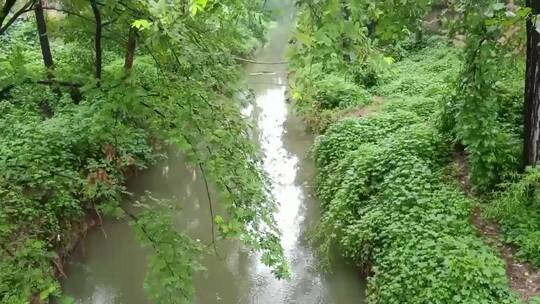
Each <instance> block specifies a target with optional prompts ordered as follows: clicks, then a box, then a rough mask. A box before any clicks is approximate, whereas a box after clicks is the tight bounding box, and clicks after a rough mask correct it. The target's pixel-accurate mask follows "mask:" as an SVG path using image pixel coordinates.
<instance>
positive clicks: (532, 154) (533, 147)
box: [523, 0, 540, 166]
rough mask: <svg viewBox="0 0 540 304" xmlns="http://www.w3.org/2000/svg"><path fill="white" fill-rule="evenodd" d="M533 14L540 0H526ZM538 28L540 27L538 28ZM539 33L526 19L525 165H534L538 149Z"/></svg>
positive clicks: (539, 114)
mask: <svg viewBox="0 0 540 304" xmlns="http://www.w3.org/2000/svg"><path fill="white" fill-rule="evenodd" d="M527 6H528V7H530V8H531V9H532V13H533V15H538V14H540V1H538V0H527ZM539 30H540V29H539ZM539 118H540V33H539V32H538V31H537V29H536V27H535V24H534V23H533V18H529V19H528V20H527V74H526V80H525V119H524V136H525V139H524V149H523V160H524V165H525V166H536V164H537V162H538V161H539V153H540V151H539V149H540V119H539Z"/></svg>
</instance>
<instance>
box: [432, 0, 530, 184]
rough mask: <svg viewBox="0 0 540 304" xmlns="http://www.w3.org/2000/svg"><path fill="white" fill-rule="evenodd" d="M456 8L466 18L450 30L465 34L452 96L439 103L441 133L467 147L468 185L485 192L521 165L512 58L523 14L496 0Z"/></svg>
mask: <svg viewBox="0 0 540 304" xmlns="http://www.w3.org/2000/svg"><path fill="white" fill-rule="evenodd" d="M456 5H457V8H456V10H457V11H458V12H461V13H463V14H464V17H463V18H462V19H458V20H459V22H455V24H454V25H453V26H454V27H455V28H454V30H455V31H457V32H461V31H466V32H467V40H466V48H465V58H464V62H465V64H464V67H463V68H462V72H461V73H460V76H459V78H458V79H457V81H456V89H455V92H454V94H452V95H451V96H450V97H449V98H448V99H446V100H445V103H444V104H443V112H444V114H443V117H442V120H441V130H442V132H452V133H453V134H455V138H456V140H457V141H459V142H461V143H462V144H464V145H465V146H466V151H467V153H468V155H469V162H470V166H471V175H472V180H473V182H474V184H475V185H476V187H477V188H478V189H479V190H483V191H485V190H489V189H490V188H492V187H493V186H494V185H495V184H497V183H499V182H501V181H503V180H504V178H505V177H506V176H508V175H511V174H512V173H514V172H516V171H517V169H518V168H519V166H520V163H521V162H520V158H521V151H520V147H521V146H522V145H521V141H522V140H521V137H522V136H521V131H519V129H520V128H521V127H520V126H521V125H522V122H521V121H520V119H517V117H515V116H513V115H520V114H519V113H520V112H521V107H522V101H521V99H522V96H523V81H522V78H523V75H524V64H523V62H522V61H521V60H520V58H519V56H516V54H513V53H514V52H515V49H516V48H519V45H522V44H523V41H522V39H523V38H522V37H523V31H524V26H523V25H524V24H525V21H524V17H525V16H526V15H527V14H526V13H524V10H523V9H522V8H520V9H518V10H517V11H512V10H511V9H510V7H508V8H507V6H506V5H504V4H503V3H500V2H499V1H491V0H486V1H458V3H456ZM514 37H517V38H514ZM516 67H517V68H516ZM508 113H511V114H508ZM505 175H506V176H505Z"/></svg>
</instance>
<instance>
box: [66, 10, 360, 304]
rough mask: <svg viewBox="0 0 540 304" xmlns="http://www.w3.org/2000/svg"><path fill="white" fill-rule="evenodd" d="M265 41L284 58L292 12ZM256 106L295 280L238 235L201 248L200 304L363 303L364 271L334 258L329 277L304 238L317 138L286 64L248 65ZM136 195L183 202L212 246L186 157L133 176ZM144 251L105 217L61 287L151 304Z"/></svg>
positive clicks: (313, 212) (312, 220)
mask: <svg viewBox="0 0 540 304" xmlns="http://www.w3.org/2000/svg"><path fill="white" fill-rule="evenodd" d="M282 19H283V20H281V21H280V22H279V23H278V25H277V26H276V27H275V28H273V29H272V30H271V32H270V35H269V42H268V43H267V44H266V45H265V46H264V47H262V48H261V49H260V50H259V51H258V52H257V53H256V54H255V60H256V61H261V62H279V61H283V60H285V52H286V48H287V41H288V39H289V38H290V37H291V35H292V34H293V33H292V32H293V29H294V21H293V17H292V16H286V17H283V18H282ZM245 71H246V79H247V82H248V85H249V88H250V89H251V90H253V92H254V93H255V96H256V98H255V102H254V103H253V104H252V105H250V106H249V107H247V108H246V109H245V111H244V114H245V115H246V119H253V121H254V123H255V125H256V126H257V130H256V132H255V133H256V134H255V137H256V140H257V141H258V142H259V144H260V146H261V148H262V151H263V152H264V158H263V159H264V169H265V170H266V172H267V173H268V175H269V177H270V178H271V183H272V184H271V186H272V191H273V194H274V196H275V198H276V199H277V201H278V202H279V204H280V207H279V210H278V213H277V214H276V218H277V221H278V224H279V227H280V229H281V230H282V232H283V238H282V244H283V247H284V249H285V253H286V256H287V259H288V261H289V263H290V266H291V270H292V278H291V279H290V280H278V279H276V278H275V277H273V276H272V274H271V273H270V271H269V269H268V268H266V267H265V266H264V265H262V264H261V263H260V262H259V260H258V256H257V255H256V254H252V253H250V252H249V250H248V249H247V248H245V247H244V246H242V244H240V243H239V242H235V241H219V242H218V245H217V247H218V255H216V254H215V253H214V252H213V251H209V252H208V253H205V254H204V256H203V261H202V262H203V265H204V266H205V267H206V269H207V270H206V271H204V272H202V273H201V274H200V275H198V277H197V279H196V282H195V286H196V289H197V293H196V297H195V300H194V302H195V303H200V304H212V303H224V304H238V303H240V304H243V303H245V304H248V303H249V304H270V303H272V304H289V303H291V304H292V303H302V304H317V303H321V304H352V303H355V304H359V303H364V283H363V280H362V277H361V275H360V274H359V271H358V270H357V269H356V268H355V267H354V266H352V265H348V264H347V263H345V262H344V261H337V263H336V265H335V267H334V269H333V272H332V273H331V274H326V273H322V272H320V271H319V270H318V267H317V260H316V257H315V255H314V250H313V248H312V247H311V245H310V244H309V242H308V241H307V234H308V233H309V231H310V229H311V228H312V227H313V225H315V224H316V223H317V222H318V220H319V216H320V209H319V203H318V202H317V200H316V199H315V198H314V193H313V189H312V186H313V179H314V167H313V163H312V161H311V160H310V159H309V155H308V152H309V148H310V146H311V144H312V143H313V137H312V136H311V135H310V134H309V133H308V132H306V130H305V126H304V124H303V123H302V121H301V119H299V118H298V117H296V116H295V115H294V114H293V112H292V111H291V108H290V106H289V105H288V104H287V102H286V96H285V95H286V87H287V67H286V66H285V65H276V64H268V65H261V64H249V65H247V66H246V68H245ZM128 188H129V190H130V191H131V192H134V193H139V194H140V193H142V192H144V191H150V192H152V194H153V195H154V196H156V197H163V198H174V199H175V200H177V201H178V202H179V204H181V210H180V211H179V212H178V215H177V221H178V224H179V226H180V227H182V229H184V230H185V231H187V233H188V234H189V235H190V236H192V237H194V238H198V239H200V240H201V241H202V242H206V243H208V242H210V240H211V231H210V227H211V225H210V217H209V210H208V204H207V201H206V192H205V191H206V190H205V188H204V184H203V183H202V181H201V180H200V178H199V173H198V171H197V170H195V169H193V168H191V167H189V166H187V165H186V164H185V162H184V161H183V160H182V158H181V157H171V158H169V160H168V161H166V162H165V163H163V164H161V165H159V166H156V167H154V168H152V169H150V170H148V171H146V172H144V173H142V174H141V175H139V176H138V177H137V178H135V179H133V180H132V181H130V183H129V185H128ZM148 253H149V252H148V249H145V248H142V247H141V246H140V245H139V244H138V242H137V240H136V239H135V236H134V234H133V232H132V228H131V227H130V226H129V225H128V224H127V223H125V222H121V221H107V222H105V223H104V225H103V227H101V229H95V230H93V231H91V232H90V233H89V235H88V236H87V238H85V239H84V240H83V241H82V242H81V245H80V246H79V247H78V248H77V250H76V252H74V255H73V259H72V262H70V263H69V264H68V265H67V274H68V279H66V280H65V281H64V282H63V289H64V292H65V293H66V294H67V295H69V296H71V297H74V298H75V299H76V301H77V303H81V304H117V303H125V304H146V303H151V302H150V301H149V299H148V297H147V296H146V294H145V292H144V289H143V280H144V276H145V272H146V265H147V256H148Z"/></svg>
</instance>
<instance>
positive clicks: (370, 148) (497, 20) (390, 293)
mask: <svg viewBox="0 0 540 304" xmlns="http://www.w3.org/2000/svg"><path fill="white" fill-rule="evenodd" d="M392 3H393V2H392V1H378V2H377V3H373V2H370V1H334V0H327V1H318V2H310V1H302V2H301V3H300V8H301V14H300V19H299V23H298V34H297V41H296V42H295V46H294V47H293V54H292V57H291V58H292V63H291V69H292V70H293V72H294V79H293V83H292V85H293V97H294V98H295V102H296V107H297V108H298V110H299V112H300V113H301V114H303V115H304V116H305V117H306V120H307V121H308V123H310V124H311V125H312V127H313V129H314V130H315V131H318V132H323V133H324V134H323V135H322V136H320V137H319V139H318V140H317V142H316V144H315V148H314V153H315V159H316V163H317V167H318V169H319V185H318V194H319V197H320V198H321V200H322V202H323V205H324V210H323V219H322V222H321V224H320V227H319V228H318V230H317V231H316V235H315V241H316V243H318V244H319V246H320V249H321V255H322V256H326V257H330V256H331V255H330V254H329V252H330V250H331V249H332V248H333V247H337V248H338V249H339V251H340V252H341V253H342V254H343V255H345V256H346V257H348V258H350V259H352V260H353V261H355V262H356V263H357V264H359V265H362V266H365V267H366V268H368V269H369V270H370V271H369V285H368V297H369V301H370V303H520V300H519V299H518V298H517V296H516V295H515V294H514V293H513V292H512V291H511V290H510V287H509V280H508V279H507V276H506V269H505V264H504V262H503V260H502V259H500V258H499V257H498V253H497V252H496V251H495V249H494V248H491V247H489V246H488V245H486V244H485V243H484V241H483V240H482V239H481V238H480V237H479V236H477V232H476V231H475V229H474V227H473V225H472V224H471V223H470V217H471V215H472V210H473V207H474V206H475V202H474V201H472V200H471V199H470V198H468V197H467V196H466V195H465V194H463V193H462V190H461V189H460V188H459V187H458V186H457V183H455V182H454V178H453V176H452V175H453V174H452V173H453V171H455V170H456V168H454V167H453V165H451V162H452V157H451V156H452V153H453V151H454V144H455V143H458V144H460V146H461V145H463V146H464V147H465V153H466V155H467V158H468V160H469V163H470V169H471V172H470V173H471V177H472V183H473V184H472V185H473V186H474V187H475V190H476V191H478V192H481V191H484V192H483V193H484V194H487V193H489V191H490V190H491V189H493V186H494V185H495V184H497V183H499V182H501V181H504V180H505V179H506V178H508V176H512V175H515V174H516V173H517V172H518V170H519V160H520V156H519V155H520V145H519V144H520V138H521V137H522V131H521V128H522V125H523V123H522V121H521V117H522V116H521V115H522V111H521V109H522V98H521V97H522V96H523V86H522V85H521V84H522V83H523V79H522V77H523V76H522V72H523V63H522V61H521V60H520V57H519V56H517V55H519V47H517V50H518V51H516V48H514V49H513V51H510V49H511V48H513V47H516V46H519V45H520V41H522V40H523V39H522V36H521V35H520V34H521V33H522V30H523V25H524V24H525V22H524V20H525V18H527V16H529V15H528V14H529V13H528V12H527V10H526V9H523V8H520V7H519V6H517V5H516V6H514V5H508V6H506V5H505V4H503V3H498V1H490V0H486V1H466V0H464V1H456V2H455V3H451V4H448V5H449V7H444V6H443V8H446V9H448V10H450V11H451V12H452V14H450V16H446V17H445V18H442V17H441V18H440V19H439V20H440V21H441V23H445V22H446V24H441V25H444V30H445V31H446V32H445V33H446V34H447V35H448V36H449V37H451V38H455V42H457V43H460V40H461V39H463V36H460V35H457V34H461V35H466V36H467V37H466V41H465V45H466V47H465V50H464V51H462V50H461V49H460V50H458V49H456V48H454V47H452V46H450V45H451V43H450V42H446V41H447V40H446V37H445V38H436V37H429V36H430V35H429V33H427V32H426V31H425V30H424V29H423V28H422V26H421V24H422V20H424V19H423V18H424V17H425V15H426V14H427V13H428V12H429V11H430V10H431V8H434V9H435V10H434V12H436V11H437V7H436V5H435V4H436V3H429V2H425V3H424V2H414V3H410V5H408V6H406V7H403V6H392ZM516 4H518V3H516ZM445 5H447V4H445ZM374 12H375V13H374ZM405 16H407V17H405ZM389 18H391V19H390V20H391V21H390V22H389V21H388V19H389ZM426 22H427V21H426ZM388 23H391V24H392V26H387V25H388ZM350 28H355V29H356V30H355V31H351V30H350ZM437 40H441V41H439V42H437ZM448 41H452V40H448ZM396 60H397V61H398V63H394V62H395V61H396ZM336 79H338V81H337V80H336ZM371 96H374V98H372V97H371ZM372 101H376V104H373V105H370V106H367V107H364V105H366V104H369V103H370V102H372ZM381 101H383V102H382V104H381ZM381 109H382V110H381ZM373 111H375V112H378V113H375V114H370V112H373ZM365 116H367V117H365ZM460 173H462V172H460ZM467 174H468V172H465V175H467ZM534 176H535V175H534V174H531V175H529V177H525V179H524V180H523V182H521V183H518V184H516V185H514V187H513V188H512V189H511V191H510V193H507V194H503V195H501V199H500V202H499V203H495V204H493V206H496V207H497V210H496V211H498V213H497V212H495V211H494V212H493V214H494V215H496V216H497V217H498V218H504V222H505V223H506V227H507V228H508V229H507V231H508V232H509V231H510V230H513V233H509V234H508V236H509V238H510V239H511V240H513V241H514V242H515V243H518V244H520V245H522V252H523V253H524V256H527V254H528V258H529V259H531V254H532V253H533V252H534V251H535V250H536V254H537V252H538V251H537V249H538V247H536V244H537V242H536V241H535V240H536V239H537V237H536V235H537V233H538V225H536V224H534V221H535V220H536V219H537V217H536V216H535V214H537V211H534V210H538V209H536V207H535V204H536V203H534V202H536V201H537V199H536V197H537V194H536V193H537V191H535V190H534V191H531V188H532V187H534V185H535V183H536V182H535V181H536V180H537V179H536V178H535V177H534ZM462 182H466V181H462ZM531 186H532V187H531ZM533 189H535V188H533ZM532 198H534V200H531V199H532ZM516 205H517V206H516ZM536 206H537V204H536ZM514 210H516V211H517V213H512V212H513V211H514ZM527 213H529V214H530V215H531V216H530V217H528V216H527ZM524 217H528V219H527V220H526V221H523V219H524Z"/></svg>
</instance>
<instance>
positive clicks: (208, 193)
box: [199, 163, 219, 257]
mask: <svg viewBox="0 0 540 304" xmlns="http://www.w3.org/2000/svg"><path fill="white" fill-rule="evenodd" d="M199 169H201V174H202V178H203V181H204V187H205V188H206V196H207V198H208V206H209V207H210V217H211V218H210V222H211V225H212V246H213V247H214V253H215V254H216V255H217V256H218V257H219V254H218V251H217V247H216V232H215V224H214V207H213V206H212V205H213V204H212V196H211V195H210V187H209V186H208V179H207V178H206V174H205V173H204V168H203V166H202V164H201V163H199Z"/></svg>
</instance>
